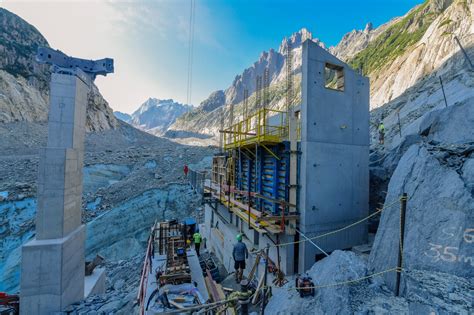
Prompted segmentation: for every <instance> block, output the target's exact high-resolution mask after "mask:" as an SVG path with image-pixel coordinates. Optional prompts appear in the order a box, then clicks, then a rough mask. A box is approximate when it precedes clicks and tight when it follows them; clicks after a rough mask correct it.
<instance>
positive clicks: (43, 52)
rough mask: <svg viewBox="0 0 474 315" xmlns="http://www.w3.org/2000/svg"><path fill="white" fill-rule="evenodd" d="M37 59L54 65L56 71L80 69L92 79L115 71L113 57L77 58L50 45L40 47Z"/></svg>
mask: <svg viewBox="0 0 474 315" xmlns="http://www.w3.org/2000/svg"><path fill="white" fill-rule="evenodd" d="M36 61H38V62H39V63H44V64H49V65H52V66H53V71H54V72H56V71H59V72H66V71H68V70H75V69H80V70H82V71H83V72H84V73H86V74H87V75H89V76H90V78H91V79H92V81H93V80H94V79H95V77H96V76H97V75H104V76H106V75H107V74H108V73H113V72H114V60H113V59H111V58H104V59H99V60H87V59H81V58H75V57H70V56H67V55H66V54H64V53H63V52H62V51H60V50H54V49H52V48H49V47H40V48H38V53H37V54H36Z"/></svg>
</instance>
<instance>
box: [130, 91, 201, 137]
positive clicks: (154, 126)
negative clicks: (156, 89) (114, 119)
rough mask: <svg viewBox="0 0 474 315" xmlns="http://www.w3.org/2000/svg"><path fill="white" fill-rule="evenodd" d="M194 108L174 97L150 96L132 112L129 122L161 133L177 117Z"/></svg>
mask: <svg viewBox="0 0 474 315" xmlns="http://www.w3.org/2000/svg"><path fill="white" fill-rule="evenodd" d="M192 108H193V107H192V106H191V105H186V104H181V103H179V102H176V101H174V100H173V99H159V98H154V97H150V98H148V99H147V100H146V101H145V102H144V103H143V104H142V105H140V107H139V108H138V109H137V110H136V111H134V112H133V113H132V115H131V117H130V119H129V120H128V122H129V123H130V124H132V125H133V126H135V127H138V128H140V129H143V130H145V131H148V132H150V133H152V134H155V135H161V134H162V133H163V132H165V131H166V129H167V128H168V127H169V126H170V125H171V124H173V123H174V122H175V121H176V118H178V117H179V116H182V115H183V114H185V113H187V112H189V111H190V110H191V109H192Z"/></svg>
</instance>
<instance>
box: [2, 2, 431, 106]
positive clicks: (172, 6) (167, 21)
mask: <svg viewBox="0 0 474 315" xmlns="http://www.w3.org/2000/svg"><path fill="white" fill-rule="evenodd" d="M421 2H423V1H422V0H353V1H350V0H332V1H323V0H313V1H309V0H308V1H306V0H301V1H296V0H295V1H284V0H260V1H257V0H253V1H251V0H196V23H195V50H194V63H193V73H194V76H193V91H192V103H193V104H194V105H198V104H199V102H201V101H202V100H204V99H205V98H206V97H207V96H208V95H209V94H210V93H211V92H212V91H215V90H217V89H225V88H226V87H228V86H229V85H230V84H231V82H232V81H233V79H234V77H235V75H237V74H239V73H241V72H242V71H243V70H244V69H245V68H246V67H249V66H250V65H251V64H252V63H253V62H254V61H256V60H257V59H258V57H259V55H260V53H261V52H262V51H264V50H268V49H270V48H275V49H276V48H278V46H279V44H280V43H281V41H282V39H283V38H284V37H285V36H289V35H291V34H292V33H293V32H296V31H298V30H299V29H301V28H302V27H306V28H307V29H308V30H309V31H311V32H312V33H313V36H314V37H317V38H319V39H320V40H322V41H323V42H324V43H325V44H326V45H328V46H331V45H336V44H337V43H338V42H339V40H340V39H341V38H342V36H343V35H344V34H345V33H347V32H350V31H351V30H353V29H363V28H364V27H365V25H366V23H367V22H369V21H370V22H372V23H373V24H374V27H376V26H378V25H380V24H383V23H385V22H387V21H389V20H390V19H391V18H393V17H396V16H401V15H403V14H405V13H406V12H407V11H408V10H410V9H411V8H412V7H413V6H415V5H417V4H420V3H421ZM189 3H190V1H189V0H153V1H151V0H149V1H145V0H135V1H128V2H124V1H120V0H113V1H112V0H103V1H101V0H83V1H73V0H62V1H61V0H59V1H58V0H56V1H41V0H37V1H33V0H30V1H25V0H0V6H2V7H5V8H6V9H8V10H10V11H13V12H14V13H16V14H18V15H20V16H21V17H23V18H24V19H25V20H27V21H28V22H29V23H31V24H33V25H35V26H36V27H37V28H38V29H39V30H40V31H41V32H42V33H43V35H44V36H45V37H46V38H47V39H48V41H49V42H50V44H51V45H52V46H53V47H55V48H58V49H61V50H63V51H65V52H66V53H68V54H70V55H75V56H80V57H85V58H102V57H105V56H110V57H113V58H114V59H115V69H116V73H115V74H113V75H111V76H109V77H107V78H99V79H98V80H97V84H98V86H99V88H100V89H101V91H102V93H103V94H104V96H105V97H106V99H107V100H108V101H109V102H110V104H111V106H112V107H113V108H114V110H120V111H124V112H129V113H130V112H132V111H133V110H135V109H136V108H137V107H138V106H139V105H140V104H141V103H142V102H143V101H145V100H146V99H147V98H148V97H157V98H173V99H175V100H178V101H180V102H185V101H186V75H187V72H186V71H187V53H188V49H187V47H188V30H189ZM71 12H74V15H71V14H70V13H71Z"/></svg>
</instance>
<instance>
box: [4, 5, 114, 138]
mask: <svg viewBox="0 0 474 315" xmlns="http://www.w3.org/2000/svg"><path fill="white" fill-rule="evenodd" d="M39 46H46V47H49V44H48V42H47V41H46V39H45V38H44V37H43V35H41V33H40V32H38V30H37V29H36V28H35V27H33V26H32V25H30V24H28V23H27V22H26V21H25V20H23V19H22V18H20V17H19V16H17V15H15V14H13V13H11V12H9V11H7V10H5V9H3V8H0V123H9V122H18V121H26V122H44V121H46V119H47V116H48V108H49V81H50V77H51V72H50V70H49V66H46V65H40V64H38V63H37V62H36V61H35V55H36V51H37V49H38V47H39ZM92 95H93V96H92V98H91V100H90V102H89V104H88V107H87V121H86V129H87V130H88V131H102V130H108V129H114V128H116V127H117V121H116V119H115V117H114V115H113V112H112V110H111V109H110V107H109V105H108V103H107V101H106V100H105V99H104V98H103V97H102V95H101V94H100V92H99V90H98V89H97V87H96V86H95V85H94V86H93V88H92Z"/></svg>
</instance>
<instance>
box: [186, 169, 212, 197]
mask: <svg viewBox="0 0 474 315" xmlns="http://www.w3.org/2000/svg"><path fill="white" fill-rule="evenodd" d="M207 177H208V173H207V172H206V171H202V172H199V171H195V170H192V169H190V170H189V174H188V180H189V183H190V184H191V187H192V188H193V189H194V190H195V191H196V192H197V193H199V194H201V195H202V194H203V193H204V183H205V181H206V178H207Z"/></svg>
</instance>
